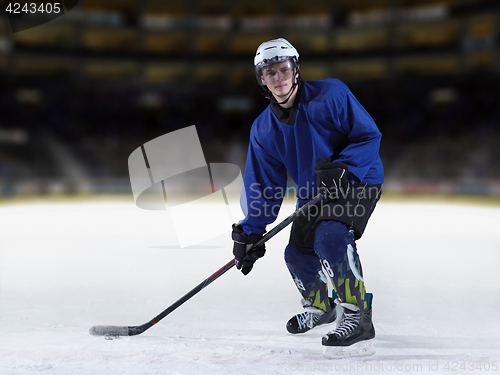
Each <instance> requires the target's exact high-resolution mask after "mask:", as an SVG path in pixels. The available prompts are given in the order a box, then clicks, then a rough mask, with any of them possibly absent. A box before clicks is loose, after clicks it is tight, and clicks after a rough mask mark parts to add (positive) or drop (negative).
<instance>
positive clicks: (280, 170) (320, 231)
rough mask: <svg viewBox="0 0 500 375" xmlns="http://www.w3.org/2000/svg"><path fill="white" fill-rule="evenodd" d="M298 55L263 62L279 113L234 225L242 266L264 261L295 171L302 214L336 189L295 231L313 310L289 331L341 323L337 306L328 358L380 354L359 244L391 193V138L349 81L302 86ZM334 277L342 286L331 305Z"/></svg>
mask: <svg viewBox="0 0 500 375" xmlns="http://www.w3.org/2000/svg"><path fill="white" fill-rule="evenodd" d="M298 57H299V54H298V52H297V50H296V49H295V48H294V47H293V46H292V45H291V44H290V43H289V42H288V41H287V40H285V39H282V38H280V39H275V40H271V41H268V42H265V43H262V44H261V45H260V46H259V48H258V49H257V53H256V55H255V60H254V66H255V72H256V76H257V81H258V82H259V84H260V85H261V86H262V87H263V89H264V92H265V94H266V97H267V98H268V99H269V100H270V105H269V106H268V107H267V108H266V109H265V110H264V111H263V112H262V113H261V114H260V115H259V117H257V119H256V120H255V121H254V123H253V125H252V130H251V133H250V145H249V148H248V155H247V162H246V167H245V174H244V190H243V193H242V199H241V201H242V206H243V209H244V212H245V213H246V217H245V219H243V220H242V221H241V222H240V223H239V224H235V225H233V233H232V238H233V240H234V248H233V253H234V256H235V259H236V267H237V268H238V269H240V270H241V271H242V272H243V274H245V275H246V274H248V273H249V272H250V271H251V269H252V267H253V264H254V263H255V261H256V260H257V259H258V258H260V257H262V256H264V254H265V247H264V245H262V246H260V247H257V248H255V249H252V250H251V251H248V249H250V248H251V245H252V244H253V243H255V242H256V241H258V240H259V239H260V238H261V237H262V235H263V234H264V232H265V230H266V226H267V225H268V224H270V223H272V222H273V221H274V220H275V219H276V216H277V214H278V211H279V207H280V206H281V203H282V200H283V198H284V192H285V191H286V183H287V171H288V173H289V174H290V176H291V178H292V179H293V180H294V182H295V183H296V184H297V188H298V190H297V199H298V200H297V206H298V207H300V206H302V205H304V204H305V203H306V202H307V201H308V200H309V199H310V198H311V197H312V196H314V195H315V194H316V193H317V192H318V189H319V188H323V189H327V190H326V191H327V199H324V200H323V201H322V202H321V204H318V205H316V206H312V207H311V209H310V210H309V211H308V213H307V215H303V216H301V217H299V218H298V219H296V220H295V222H294V223H293V225H292V228H291V233H290V240H289V244H288V245H287V247H286V249H285V263H286V265H287V267H288V269H289V271H290V274H291V276H292V278H293V280H294V282H295V284H296V286H297V288H298V289H299V292H300V293H301V295H302V304H303V307H304V311H303V312H302V313H299V314H297V315H295V316H294V317H292V318H291V319H290V320H289V321H288V323H287V326H286V328H287V330H288V332H290V333H293V334H296V333H303V332H306V331H308V330H310V329H311V328H314V327H316V326H319V325H322V324H326V323H331V322H333V321H335V320H336V308H335V303H337V304H339V305H340V306H341V307H342V308H343V313H342V315H341V317H340V318H339V319H338V324H337V327H336V329H335V330H333V331H330V332H328V333H327V334H326V335H325V336H324V337H323V339H322V344H323V346H324V348H325V350H324V354H325V355H326V356H327V357H330V358H336V357H345V356H356V355H370V354H373V353H374V349H373V346H372V345H371V343H370V340H371V339H372V338H373V337H375V330H374V327H373V324H372V294H370V293H366V291H365V283H364V279H363V272H362V269H361V263H360V260H359V256H358V253H357V249H356V242H355V241H356V240H357V239H359V238H360V237H361V236H362V234H363V232H364V230H365V227H366V224H367V222H368V219H369V217H370V215H371V213H372V212H373V210H374V208H375V205H376V203H377V201H378V199H379V198H380V194H381V185H382V183H383V174H384V172H383V167H382V163H381V160H380V158H379V155H378V152H379V145H380V139H381V134H380V131H379V130H378V128H377V126H376V125H375V123H374V121H373V119H372V118H371V117H370V115H369V114H368V113H367V112H366V111H365V109H364V108H363V107H362V106H361V104H360V103H359V102H358V101H357V99H356V98H355V97H354V95H353V94H352V93H351V91H350V90H349V89H348V88H347V86H346V85H345V84H343V83H342V82H341V81H339V80H338V79H325V80H319V81H302V80H301V78H300V71H299V65H298ZM325 273H326V275H325ZM327 276H328V277H329V278H330V280H331V282H332V285H333V287H334V290H333V291H332V294H333V295H332V296H331V297H330V296H329V295H328V286H327ZM334 300H335V303H334ZM339 310H340V308H339Z"/></svg>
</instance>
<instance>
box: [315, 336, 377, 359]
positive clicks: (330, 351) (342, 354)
mask: <svg viewBox="0 0 500 375" xmlns="http://www.w3.org/2000/svg"><path fill="white" fill-rule="evenodd" d="M323 348H324V349H323V356H324V357H325V358H328V359H340V358H349V357H368V356H370V355H374V354H375V347H374V346H373V342H372V340H366V341H360V342H357V343H355V344H352V345H351V346H326V345H325V346H324V347H323Z"/></svg>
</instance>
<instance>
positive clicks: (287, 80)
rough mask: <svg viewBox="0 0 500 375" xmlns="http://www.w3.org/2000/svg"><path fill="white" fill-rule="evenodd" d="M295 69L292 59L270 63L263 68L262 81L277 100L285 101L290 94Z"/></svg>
mask: <svg viewBox="0 0 500 375" xmlns="http://www.w3.org/2000/svg"><path fill="white" fill-rule="evenodd" d="M294 73H295V69H293V67H292V63H291V62H290V61H284V62H282V63H276V64H271V65H268V66H266V67H264V68H262V76H261V78H262V82H263V83H264V85H266V86H267V88H268V89H269V91H271V93H272V94H273V95H274V97H275V98H276V100H278V101H283V100H285V99H286V98H287V97H288V95H289V94H290V90H291V88H292V84H293V75H294Z"/></svg>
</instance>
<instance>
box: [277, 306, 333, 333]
mask: <svg viewBox="0 0 500 375" xmlns="http://www.w3.org/2000/svg"><path fill="white" fill-rule="evenodd" d="M335 319H337V313H336V310H335V306H333V307H332V309H331V310H330V311H328V312H324V311H323V310H320V309H317V308H315V307H306V308H305V311H304V312H303V313H301V314H297V315H295V316H293V317H292V318H291V319H290V320H289V321H288V323H287V324H286V329H287V331H288V332H290V333H304V332H307V331H309V330H310V329H312V328H314V327H317V326H319V325H322V324H328V323H333V322H334V321H335Z"/></svg>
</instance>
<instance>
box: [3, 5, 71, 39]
mask: <svg viewBox="0 0 500 375" xmlns="http://www.w3.org/2000/svg"><path fill="white" fill-rule="evenodd" d="M78 1H79V0H55V1H39V0H31V1H22V0H21V1H19V0H14V1H10V0H4V1H3V8H2V10H3V12H4V14H5V15H6V16H7V18H8V20H9V23H10V27H11V28H12V32H13V33H17V32H20V31H24V30H27V29H31V28H33V27H36V26H40V25H43V24H44V23H47V22H49V21H52V20H54V19H56V18H58V17H60V16H62V15H64V14H66V13H68V12H69V11H71V10H72V9H73V8H74V7H75V6H76V5H77V4H78Z"/></svg>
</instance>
